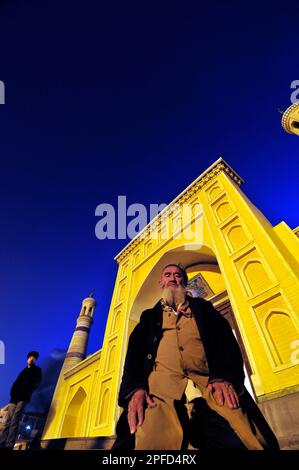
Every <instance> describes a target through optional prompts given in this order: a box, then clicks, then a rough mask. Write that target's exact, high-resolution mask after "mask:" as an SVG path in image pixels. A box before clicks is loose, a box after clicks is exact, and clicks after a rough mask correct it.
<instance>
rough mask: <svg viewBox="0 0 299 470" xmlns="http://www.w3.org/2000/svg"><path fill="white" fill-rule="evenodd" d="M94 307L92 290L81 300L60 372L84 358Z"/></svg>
mask: <svg viewBox="0 0 299 470" xmlns="http://www.w3.org/2000/svg"><path fill="white" fill-rule="evenodd" d="M95 307H96V302H95V300H94V298H93V292H91V293H90V294H89V296H88V297H87V298H86V299H84V300H83V302H82V308H81V311H80V314H79V316H78V318H77V324H76V328H75V331H74V334H73V337H72V339H71V342H70V345H69V348H68V351H67V353H66V356H65V360H64V363H63V366H62V369H61V372H66V371H67V370H68V369H70V368H71V367H73V366H75V365H76V364H78V363H79V362H81V361H83V359H85V357H86V349H87V344H88V338H89V331H90V328H91V325H92V322H93V314H94V309H95Z"/></svg>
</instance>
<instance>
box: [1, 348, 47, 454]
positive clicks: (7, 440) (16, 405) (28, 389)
mask: <svg viewBox="0 0 299 470" xmlns="http://www.w3.org/2000/svg"><path fill="white" fill-rule="evenodd" d="M38 356H39V354H38V352H37V351H30V352H29V353H28V354H27V366H26V367H25V369H23V370H22V371H21V372H20V374H19V375H18V377H17V379H16V380H15V382H14V383H13V385H12V387H11V390H10V402H9V404H8V405H7V406H6V407H5V408H6V411H7V420H6V423H5V426H4V428H3V430H2V433H1V434H0V448H6V449H13V447H14V444H15V441H16V437H17V433H18V427H19V422H20V419H21V417H22V414H23V411H24V408H25V406H26V404H27V403H29V401H30V399H31V395H32V393H33V391H34V390H35V389H36V388H37V387H38V386H39V384H40V382H41V378H42V372H41V368H40V367H38V366H36V365H35V362H36V360H37V359H38Z"/></svg>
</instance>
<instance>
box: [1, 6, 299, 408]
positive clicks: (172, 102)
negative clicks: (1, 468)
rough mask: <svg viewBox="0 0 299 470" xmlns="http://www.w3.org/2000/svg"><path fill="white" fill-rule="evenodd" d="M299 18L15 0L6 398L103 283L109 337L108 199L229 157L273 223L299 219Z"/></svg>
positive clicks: (8, 115)
mask: <svg viewBox="0 0 299 470" xmlns="http://www.w3.org/2000/svg"><path fill="white" fill-rule="evenodd" d="M298 17H299V6H298V2H296V1H286V0H284V1H280V2H256V3H254V2H246V3H245V2H240V1H223V0H222V1H188V2H186V1H185V2H183V1H180V2H178V1H177V2H176V1H159V2H153V1H151V2H140V1H139V2H130V1H128V2H125V1H119V2H114V1H111V2H99V1H84V2H83V1H82V2H80V1H65V0H63V1H59V2H58V1H57V0H52V1H51V2H49V1H43V2H41V1H37V0H31V1H14V0H10V1H8V0H6V1H3V0H2V2H1V5H0V51H1V55H0V80H2V81H4V83H5V86H6V104H5V105H0V120H1V124H0V125H1V127H0V136H1V140H0V155H1V186H0V191H1V198H0V210H1V231H0V237H1V244H0V247H1V252H0V253H1V264H0V269H1V271H0V277H1V279H0V290H1V291H0V294H1V295H0V299H1V307H0V308H1V321H0V325H1V329H0V340H2V341H3V342H4V343H5V348H6V363H5V365H0V380H1V389H0V406H1V405H4V404H5V403H6V402H7V401H8V399H9V389H10V385H11V383H12V381H13V380H14V379H15V376H16V374H17V373H18V372H19V371H20V370H21V369H22V368H23V367H24V366H25V359H26V354H27V352H28V350H30V349H38V350H39V351H40V353H41V362H42V361H43V360H44V359H45V358H46V357H47V356H48V355H49V354H50V353H51V351H52V349H53V348H54V347H60V348H64V347H67V346H68V343H69V340H70V337H71V335H72V332H73V329H74V327H75V321H76V318H77V315H78V313H79V310H80V306H81V301H82V298H84V297H85V296H86V295H87V294H88V293H89V291H90V289H91V288H93V287H94V288H95V297H96V300H97V303H98V306H97V309H96V313H95V321H94V326H93V330H92V333H91V337H90V344H89V352H90V353H92V352H94V351H96V350H97V349H98V348H99V347H100V346H101V344H102V339H103V331H104V327H105V323H106V318H107V313H108V310H109V305H110V300H111V294H112V289H113V286H114V280H115V275H116V271H117V266H116V262H115V261H114V260H113V258H114V256H115V255H116V254H117V253H118V252H119V251H120V250H121V248H122V247H123V246H125V244H126V243H127V241H124V240H120V241H117V240H116V241H113V240H109V241H99V240H98V239H97V238H96V237H95V234H94V227H95V224H96V221H97V219H96V217H95V215H94V212H95V208H96V206H97V205H98V204H100V203H102V202H107V203H111V204H116V201H117V196H118V195H126V196H127V199H128V203H129V204H130V203H133V202H140V203H144V204H145V205H147V207H149V204H150V203H162V202H166V203H167V202H169V201H170V200H172V199H173V198H174V197H175V196H176V195H177V194H178V193H180V192H181V191H182V190H183V189H184V188H185V187H186V186H187V185H188V184H190V183H191V182H192V181H193V180H194V179H195V178H196V177H197V176H198V175H199V174H200V173H201V172H202V171H204V170H205V169H206V168H207V167H208V166H209V165H210V164H211V163H213V162H214V161H215V160H216V159H217V158H218V157H219V156H223V157H224V158H225V159H226V160H227V162H228V163H229V164H230V165H231V166H232V167H233V168H234V169H235V170H236V171H237V172H238V173H239V174H240V176H242V177H243V179H244V180H245V183H244V185H243V186H242V189H243V191H244V192H245V193H246V194H247V195H248V196H249V197H250V198H251V199H252V201H253V202H254V203H255V204H256V206H257V207H258V208H259V209H260V210H262V212H263V213H264V214H265V215H266V216H267V217H268V219H269V220H270V221H271V223H273V224H277V223H278V222H280V221H281V220H285V221H286V222H287V223H288V224H289V225H290V226H291V227H292V228H294V227H295V226H297V225H298V224H299V217H298V211H297V210H296V209H297V204H296V202H297V199H298V193H297V191H296V190H297V187H298V170H299V168H298V166H299V165H298V150H299V138H297V137H295V136H292V135H289V134H287V133H285V132H284V131H283V130H282V128H281V124H280V115H279V114H278V112H277V108H279V107H280V108H283V109H285V108H286V107H287V106H289V105H290V104H291V103H290V94H291V91H292V90H291V89H290V84H291V82H292V81H293V80H296V79H299V70H298ZM178 165H179V166H178ZM182 165H183V169H182Z"/></svg>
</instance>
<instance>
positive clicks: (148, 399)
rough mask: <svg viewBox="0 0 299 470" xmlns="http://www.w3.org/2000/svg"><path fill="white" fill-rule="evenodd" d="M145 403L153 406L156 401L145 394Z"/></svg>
mask: <svg viewBox="0 0 299 470" xmlns="http://www.w3.org/2000/svg"><path fill="white" fill-rule="evenodd" d="M146 403H147V405H148V406H149V407H150V408H154V407H155V406H156V403H155V402H154V401H153V400H152V398H151V397H150V396H149V395H148V394H147V395H146Z"/></svg>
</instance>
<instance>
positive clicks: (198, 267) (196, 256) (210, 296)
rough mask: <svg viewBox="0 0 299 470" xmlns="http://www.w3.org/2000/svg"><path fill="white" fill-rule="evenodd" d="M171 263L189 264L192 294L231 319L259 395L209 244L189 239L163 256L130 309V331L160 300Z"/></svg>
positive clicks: (246, 369)
mask: <svg viewBox="0 0 299 470" xmlns="http://www.w3.org/2000/svg"><path fill="white" fill-rule="evenodd" d="M170 263H175V264H178V263H180V264H182V265H183V266H184V267H185V269H186V271H187V273H188V278H189V282H188V287H187V289H188V293H189V295H191V296H192V297H201V298H204V299H205V300H208V301H210V302H211V303H212V304H213V305H214V307H215V308H216V309H217V310H218V311H219V313H221V315H223V316H224V317H225V319H226V320H227V321H228V322H229V324H230V326H231V328H232V330H233V333H234V334H235V336H236V338H237V341H238V343H239V346H240V348H241V351H242V355H243V359H244V364H245V367H244V372H245V385H246V388H247V389H248V391H249V392H250V394H251V395H252V396H253V398H255V395H254V392H253V388H252V384H251V380H250V375H251V367H250V363H249V360H248V357H247V354H246V351H245V347H244V343H243V340H242V336H241V334H240V331H239V328H238V325H237V322H236V319H235V315H234V312H233V309H232V305H231V302H230V299H229V295H228V292H227V289H226V285H225V280H224V278H223V276H222V274H221V271H220V267H219V265H218V263H217V259H216V255H215V254H214V253H213V251H212V249H211V248H210V247H209V246H204V245H201V246H199V245H198V244H196V243H188V244H184V245H181V246H177V247H176V248H173V249H171V250H169V251H167V252H165V253H164V254H163V255H162V256H161V258H160V259H159V260H158V262H157V263H156V264H155V266H154V267H153V269H152V270H151V271H150V273H149V274H148V276H147V277H146V279H145V280H144V283H143V284H142V286H141V288H140V290H139V292H138V293H137V295H136V298H135V300H134V302H133V305H132V308H131V311H130V318H129V328H128V333H129V334H130V332H131V331H132V330H133V329H134V327H135V325H136V323H137V322H138V321H139V317H140V315H141V313H142V311H143V310H145V309H147V308H150V307H152V306H154V305H155V303H156V302H157V301H158V300H159V298H160V296H161V292H160V287H159V284H158V281H159V279H160V275H161V271H162V269H163V267H164V266H166V265H167V264H170ZM129 334H128V336H129Z"/></svg>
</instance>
